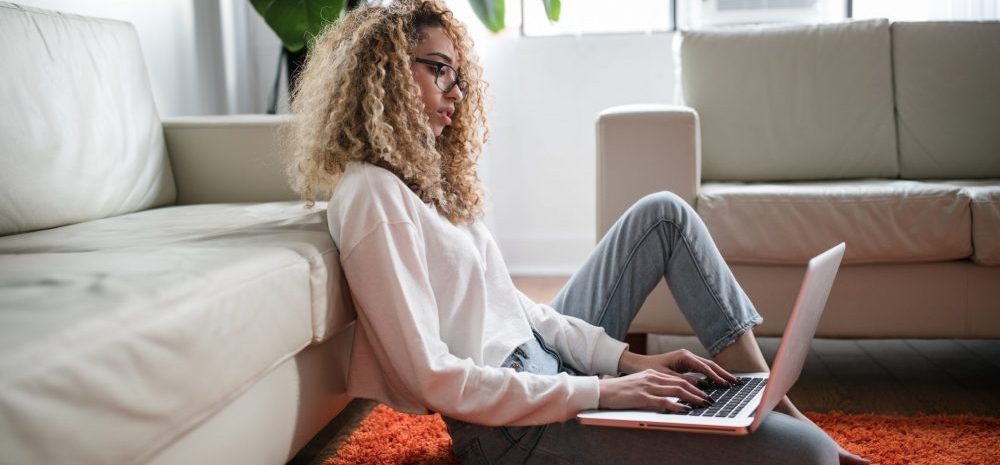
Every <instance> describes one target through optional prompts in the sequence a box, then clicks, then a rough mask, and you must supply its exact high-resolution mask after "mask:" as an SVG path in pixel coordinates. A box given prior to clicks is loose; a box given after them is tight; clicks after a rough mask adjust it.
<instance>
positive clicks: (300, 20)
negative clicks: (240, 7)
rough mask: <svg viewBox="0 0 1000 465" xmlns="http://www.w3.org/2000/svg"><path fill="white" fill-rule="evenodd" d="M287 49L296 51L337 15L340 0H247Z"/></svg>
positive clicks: (338, 13)
mask: <svg viewBox="0 0 1000 465" xmlns="http://www.w3.org/2000/svg"><path fill="white" fill-rule="evenodd" d="M250 3H251V4H252V5H253V8H254V9H255V10H257V13H258V14H260V16H261V17H262V18H264V21H265V22H266V23H267V25H268V26H270V27H271V30H272V31H274V33H275V34H277V35H278V38H280V39H281V43H283V44H284V45H285V48H286V49H288V51H289V52H297V51H299V50H302V47H305V46H306V42H307V41H309V40H312V39H313V38H315V37H317V36H318V35H319V33H320V32H322V31H323V28H324V27H326V25H327V24H329V23H332V22H334V21H336V20H337V19H339V18H340V15H341V14H343V12H344V0H250Z"/></svg>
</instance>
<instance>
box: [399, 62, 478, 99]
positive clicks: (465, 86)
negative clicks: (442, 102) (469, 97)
mask: <svg viewBox="0 0 1000 465" xmlns="http://www.w3.org/2000/svg"><path fill="white" fill-rule="evenodd" d="M413 60H414V61H416V62H417V63H423V64H425V65H432V66H434V67H435V69H434V85H435V86H437V88H438V89H440V90H441V92H444V93H446V94H447V93H448V92H451V90H452V89H454V88H455V86H458V89H459V90H461V91H462V92H467V91H468V90H469V81H466V80H465V79H462V73H460V72H458V70H457V69H455V67H454V66H452V65H449V64H448V63H444V62H441V61H437V60H428V59H426V58H420V57H413ZM442 68H450V69H451V70H452V71H454V72H455V80H454V81H453V82H452V83H451V85H449V86H448V88H447V89H445V88H444V87H441V84H440V83H438V77H440V75H441V69H442Z"/></svg>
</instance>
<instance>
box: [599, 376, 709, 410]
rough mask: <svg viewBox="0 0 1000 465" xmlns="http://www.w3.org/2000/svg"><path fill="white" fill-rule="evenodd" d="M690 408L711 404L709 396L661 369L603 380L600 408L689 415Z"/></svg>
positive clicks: (686, 381) (682, 379)
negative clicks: (685, 413) (684, 403)
mask: <svg viewBox="0 0 1000 465" xmlns="http://www.w3.org/2000/svg"><path fill="white" fill-rule="evenodd" d="M678 401H683V402H686V403H688V404H690V405H695V406H703V405H708V403H709V402H711V401H710V400H708V395H706V394H705V393H704V392H702V391H701V390H700V389H698V388H696V387H695V386H694V384H691V382H690V381H689V380H688V379H686V378H684V377H682V376H678V375H671V374H667V373H664V372H661V371H658V370H653V369H649V370H643V371H640V372H637V373H632V374H629V375H625V376H620V377H617V378H604V379H602V380H600V400H599V404H600V408H608V409H643V410H657V411H661V412H685V411H690V410H691V407H690V406H688V405H683V404H681V403H679V402H678Z"/></svg>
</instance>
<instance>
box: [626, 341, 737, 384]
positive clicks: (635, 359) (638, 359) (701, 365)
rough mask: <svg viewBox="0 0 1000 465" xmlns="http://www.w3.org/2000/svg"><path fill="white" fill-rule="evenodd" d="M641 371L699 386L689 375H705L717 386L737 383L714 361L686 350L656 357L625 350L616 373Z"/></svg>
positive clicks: (694, 378)
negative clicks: (656, 373)
mask: <svg viewBox="0 0 1000 465" xmlns="http://www.w3.org/2000/svg"><path fill="white" fill-rule="evenodd" d="M642 370H656V371H659V372H661V373H664V374H668V375H673V376H678V377H682V378H685V379H687V380H688V381H689V382H690V383H692V384H699V382H700V381H701V378H700V377H698V376H695V375H692V374H690V373H701V374H703V375H705V377H706V379H707V380H709V381H711V382H713V383H715V384H717V385H719V386H728V385H730V384H736V383H738V382H739V380H737V379H736V377H735V376H733V375H732V374H731V373H729V372H728V371H726V370H725V369H723V368H722V367H720V366H719V365H718V364H716V363H715V362H714V361H712V360H709V359H707V358H704V357H699V356H697V355H695V354H693V353H692V352H691V351H689V350H687V349H680V350H675V351H673V352H667V353H665V354H656V355H640V354H636V353H633V352H629V351H627V350H626V351H625V352H623V353H622V356H621V358H620V359H619V360H618V371H620V372H622V373H637V372H640V371H642Z"/></svg>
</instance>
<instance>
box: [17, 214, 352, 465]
mask: <svg viewBox="0 0 1000 465" xmlns="http://www.w3.org/2000/svg"><path fill="white" fill-rule="evenodd" d="M336 263H337V255H336V249H335V247H334V245H333V243H332V241H331V239H330V237H329V233H328V232H327V225H326V212H325V206H324V205H322V204H318V205H317V206H315V207H314V208H312V209H304V208H303V206H302V203H301V202H278V203H268V204H256V205H250V204H246V205H240V204H215V205H194V206H180V207H167V208H160V209H153V210H146V211H142V212H138V213H133V214H128V215H124V216H119V217H113V218H107V219H101V220H95V221H90V222H86V223H80V224H75V225H70V226H64V227H60V228H55V229H50V230H43V231H36V232H32V233H25V234H19V235H15V236H7V237H2V238H0V308H4V309H6V310H5V311H4V312H0V327H3V328H4V329H5V331H4V338H2V339H0V393H2V394H0V411H2V418H5V419H7V421H11V422H13V423H14V424H16V425H17V428H9V429H8V428H4V429H5V431H6V433H5V434H3V435H2V436H0V450H4V451H6V452H5V460H10V461H11V463H46V462H47V461H48V459H49V458H51V457H50V456H46V455H44V454H46V453H48V452H45V451H46V449H50V448H51V445H53V444H59V445H60V447H64V448H66V450H72V451H74V457H75V459H76V460H78V461H79V463H116V464H129V463H141V462H143V461H146V460H148V459H149V458H150V457H151V456H153V455H154V454H155V453H157V452H158V451H159V450H161V449H162V448H163V447H165V446H166V445H168V444H170V443H171V442H173V441H175V440H176V439H177V438H178V437H181V436H183V435H184V434H186V433H187V432H188V431H190V430H192V429H194V428H195V427H197V426H198V425H199V424H200V423H201V422H203V421H205V420H206V419H207V418H209V417H210V416H212V415H213V414H214V413H216V412H217V411H219V410H221V409H223V408H224V407H225V406H226V405H227V404H228V403H229V402H230V401H232V400H233V399H234V398H236V397H238V396H239V395H240V393H242V392H243V391H244V390H246V389H248V388H249V387H251V386H252V385H254V384H255V383H256V382H257V380H259V379H261V378H262V377H264V376H266V375H267V374H268V373H269V372H270V371H271V370H272V369H273V368H274V367H276V366H278V365H279V364H281V363H283V362H284V361H286V360H288V359H289V358H291V357H293V356H295V354H297V353H299V352H300V351H301V350H302V349H303V348H304V347H306V346H309V345H311V344H313V342H314V341H316V340H320V339H323V338H324V337H325V336H326V335H329V334H332V333H334V332H336V331H337V330H339V329H340V328H341V327H343V326H345V325H347V324H348V323H349V322H350V321H351V320H353V313H352V312H351V310H350V306H345V305H327V302H326V298H325V297H324V298H323V299H322V301H319V300H320V299H318V298H317V296H318V295H320V294H322V293H321V292H318V290H317V289H314V288H315V287H316V286H324V287H326V288H331V289H334V290H337V289H339V280H340V279H342V277H341V276H340V275H339V267H336V266H335V265H334V267H332V268H329V269H328V268H327V267H329V266H331V265H330V264H336ZM330 270H333V271H332V272H331V271H330ZM344 289H346V287H344ZM326 313H330V314H329V315H327V314H326ZM56 419H58V420H57V421H54V420H56ZM81 430H89V431H94V430H97V431H102V434H79V431H81ZM95 438H100V440H95ZM8 454H12V455H8ZM23 454H41V455H23ZM56 456H58V455H56Z"/></svg>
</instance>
